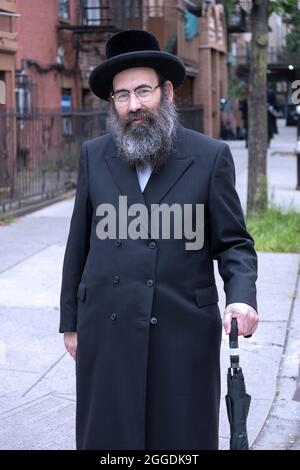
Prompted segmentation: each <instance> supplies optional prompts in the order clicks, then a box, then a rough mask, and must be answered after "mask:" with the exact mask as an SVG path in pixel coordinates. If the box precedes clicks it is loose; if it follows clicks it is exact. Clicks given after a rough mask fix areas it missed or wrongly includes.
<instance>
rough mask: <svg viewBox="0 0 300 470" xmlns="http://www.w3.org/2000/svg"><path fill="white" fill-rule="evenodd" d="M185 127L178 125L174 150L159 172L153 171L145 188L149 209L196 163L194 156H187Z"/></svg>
mask: <svg viewBox="0 0 300 470" xmlns="http://www.w3.org/2000/svg"><path fill="white" fill-rule="evenodd" d="M187 148H188V147H187V146H186V145H185V130H184V127H182V126H181V125H178V129H177V134H176V139H175V142H174V146H173V151H172V153H171V155H170V157H169V159H168V161H167V163H166V164H165V165H164V166H163V167H162V168H161V169H160V171H159V172H158V173H157V174H154V173H152V174H151V177H150V179H149V181H148V183H147V185H146V187H145V190H144V198H145V202H146V204H147V207H148V209H149V210H150V208H151V204H159V203H160V201H162V199H163V198H164V197H165V196H166V194H167V193H168V192H169V191H170V190H171V189H172V188H173V186H174V185H175V184H176V183H177V181H178V180H179V179H180V178H181V177H182V176H183V175H184V173H185V172H186V171H187V169H188V168H189V167H190V166H191V165H192V164H193V163H194V159H193V158H187V157H186V155H185V153H186V151H187Z"/></svg>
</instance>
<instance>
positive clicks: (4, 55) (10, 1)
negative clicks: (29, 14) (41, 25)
mask: <svg viewBox="0 0 300 470" xmlns="http://www.w3.org/2000/svg"><path fill="white" fill-rule="evenodd" d="M16 17H17V6H16V2H15V0H0V81H1V92H2V93H1V99H0V104H1V105H2V106H5V107H7V108H13V107H14V106H15V54H16V51H17V34H16ZM4 95H5V96H4ZM3 98H5V99H3Z"/></svg>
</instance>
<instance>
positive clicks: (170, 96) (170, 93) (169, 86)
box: [163, 80, 174, 103]
mask: <svg viewBox="0 0 300 470" xmlns="http://www.w3.org/2000/svg"><path fill="white" fill-rule="evenodd" d="M163 86H164V88H165V90H166V93H167V97H168V101H169V103H172V101H173V98H174V88H173V83H172V82H170V80H166V81H165V82H164V85H163Z"/></svg>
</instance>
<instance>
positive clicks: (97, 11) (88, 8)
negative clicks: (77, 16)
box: [84, 0, 101, 26]
mask: <svg viewBox="0 0 300 470" xmlns="http://www.w3.org/2000/svg"><path fill="white" fill-rule="evenodd" d="M84 19H85V24H86V25H88V26H97V25H100V24H101V2H100V0H85V2H84Z"/></svg>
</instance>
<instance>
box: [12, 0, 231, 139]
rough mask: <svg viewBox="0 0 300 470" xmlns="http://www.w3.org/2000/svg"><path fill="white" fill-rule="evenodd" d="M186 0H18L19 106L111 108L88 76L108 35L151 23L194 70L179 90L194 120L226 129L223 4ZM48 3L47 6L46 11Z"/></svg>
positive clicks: (209, 128) (211, 130)
mask: <svg viewBox="0 0 300 470" xmlns="http://www.w3.org/2000/svg"><path fill="white" fill-rule="evenodd" d="M190 3H191V2H187V1H186V0H129V1H128V0H127V1H123V0H83V1H82V0H80V1H79V0H48V1H47V3H46V4H45V6H44V8H43V9H42V8H41V7H40V3H39V2H37V1H36V0H26V2H24V1H22V0H16V6H17V11H18V13H19V14H20V17H18V18H17V20H16V28H17V32H18V44H19V45H18V49H17V55H16V91H17V93H16V98H17V107H18V109H19V110H30V109H34V108H38V109H57V110H59V109H63V110H65V111H68V110H71V109H73V110H74V109H91V108H97V109H99V108H100V109H103V110H105V103H101V102H99V101H98V100H97V99H96V98H95V97H94V96H93V95H92V94H91V93H90V91H89V87H88V76H89V74H90V72H91V70H92V69H93V68H94V67H95V66H96V65H97V64H99V63H100V62H101V61H103V60H104V58H105V42H106V40H107V39H108V37H109V36H110V35H111V34H112V33H114V32H116V31H120V30H122V29H126V28H144V29H146V30H147V31H150V32H153V33H154V34H155V35H156V36H157V37H158V39H159V42H160V46H161V49H162V50H165V51H168V52H171V53H174V54H176V55H178V56H179V57H180V58H181V59H182V60H183V61H184V63H185V65H186V70H187V78H186V80H185V82H184V84H183V85H182V86H181V87H180V89H179V90H178V91H177V92H176V103H177V105H178V106H179V108H181V111H182V116H183V118H184V122H185V124H186V125H188V126H190V127H193V128H196V129H199V130H202V131H204V132H205V133H206V134H208V135H212V136H215V137H218V136H219V132H220V109H219V108H220V98H221V97H222V96H224V95H226V91H227V79H226V77H227V73H226V54H225V53H226V41H225V37H226V34H225V31H226V29H225V27H224V15H223V6H222V5H221V4H213V3H211V4H210V5H208V4H207V3H205V2H193V4H197V3H198V4H199V7H198V8H196V9H195V8H194V9H193V10H192V11H190V10H189V8H190V7H189V4H190ZM45 11H46V12H47V14H45Z"/></svg>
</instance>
